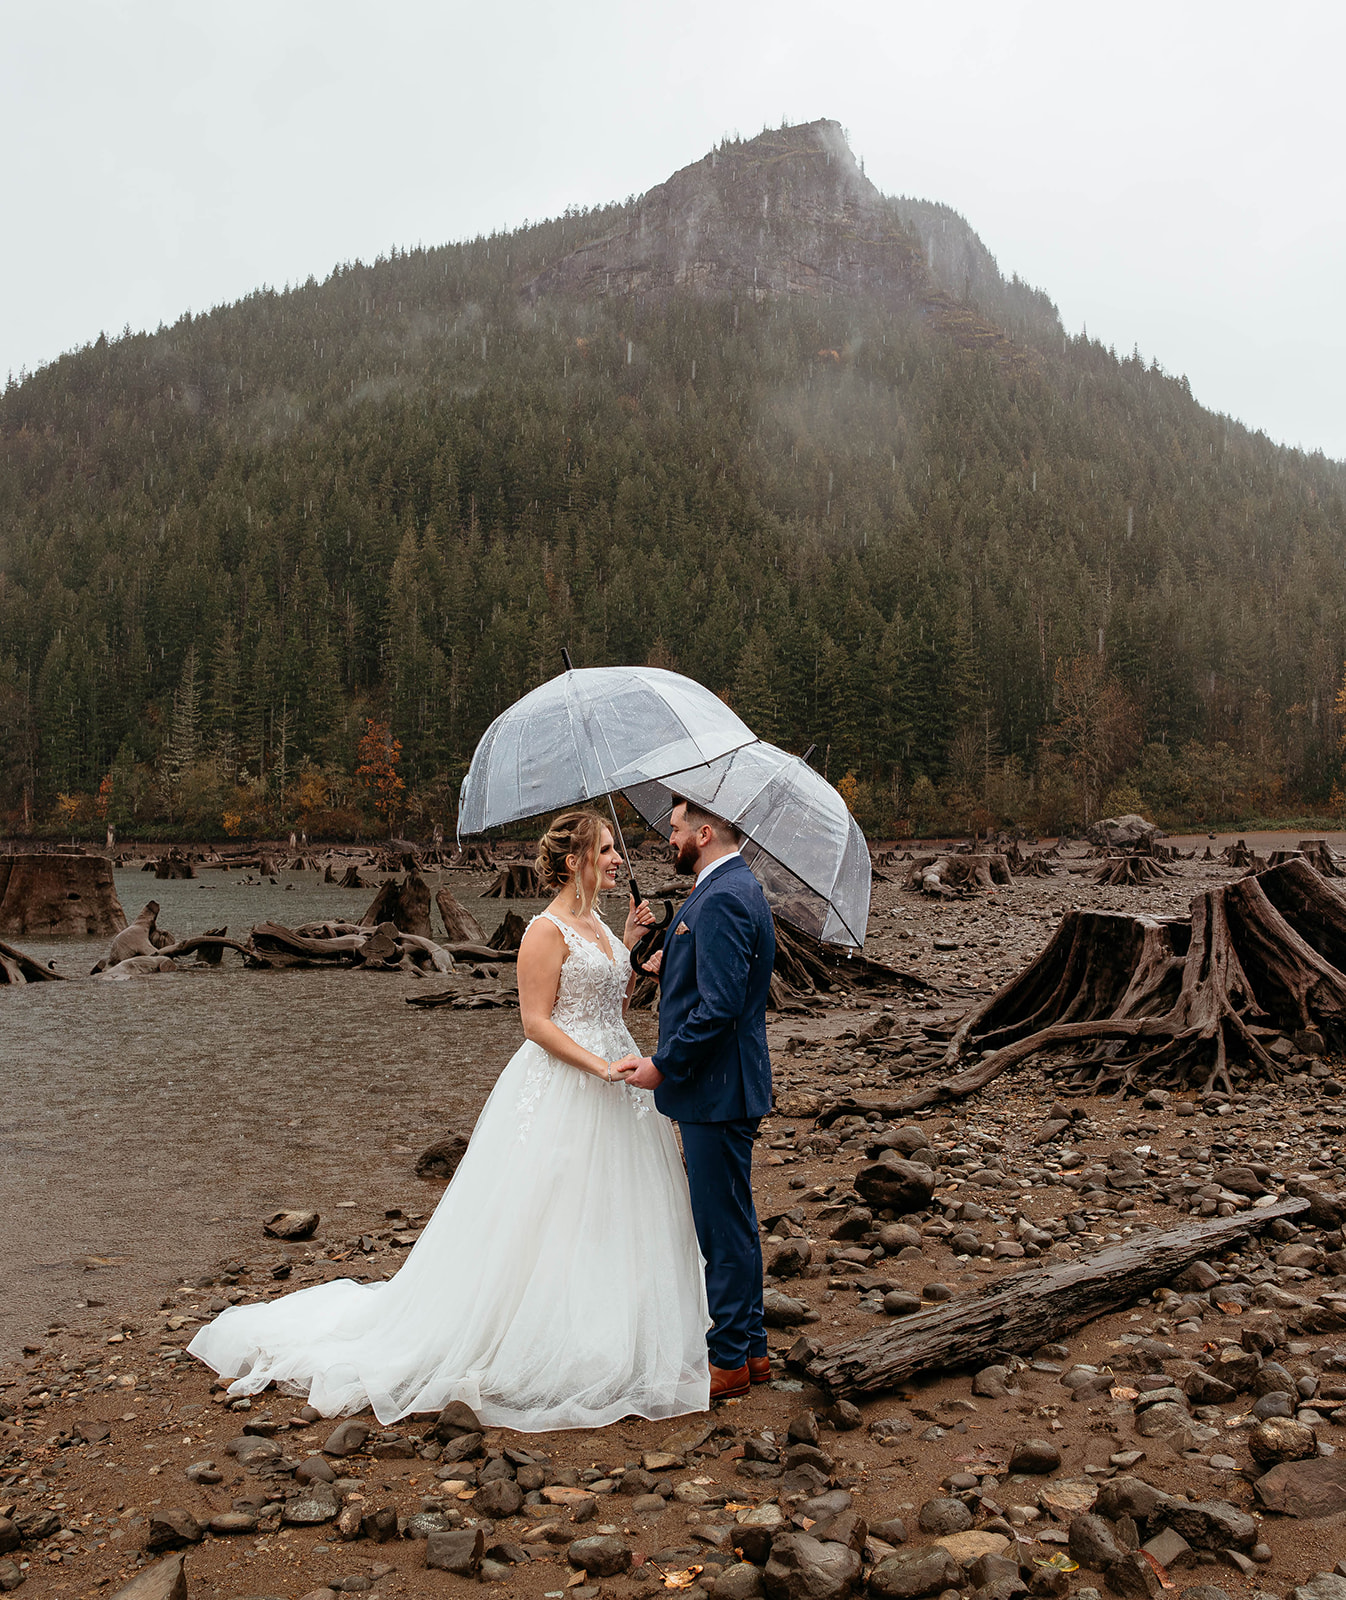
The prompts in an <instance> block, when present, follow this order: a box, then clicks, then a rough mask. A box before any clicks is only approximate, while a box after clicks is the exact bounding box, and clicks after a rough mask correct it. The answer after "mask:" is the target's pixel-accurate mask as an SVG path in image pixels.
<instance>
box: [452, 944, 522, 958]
mask: <svg viewBox="0 0 1346 1600" xmlns="http://www.w3.org/2000/svg"><path fill="white" fill-rule="evenodd" d="M444 949H446V950H447V951H448V952H449V954H450V955H451V956H452V957H453V959H454V960H455V961H495V962H500V961H517V960H518V959H519V952H518V951H517V950H497V949H495V948H494V947H493V946H492V945H489V944H468V943H464V944H446V945H445V946H444Z"/></svg>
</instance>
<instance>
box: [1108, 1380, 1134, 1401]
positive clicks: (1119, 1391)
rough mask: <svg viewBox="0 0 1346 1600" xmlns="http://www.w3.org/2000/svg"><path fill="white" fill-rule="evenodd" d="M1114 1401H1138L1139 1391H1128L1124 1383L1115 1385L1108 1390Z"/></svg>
mask: <svg viewBox="0 0 1346 1600" xmlns="http://www.w3.org/2000/svg"><path fill="white" fill-rule="evenodd" d="M1108 1393H1109V1394H1110V1395H1111V1396H1112V1398H1113V1399H1114V1400H1139V1399H1140V1390H1139V1389H1128V1388H1127V1387H1126V1385H1125V1384H1124V1383H1117V1384H1114V1385H1113V1386H1112V1388H1111V1389H1109V1390H1108Z"/></svg>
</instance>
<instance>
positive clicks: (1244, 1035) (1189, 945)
mask: <svg viewBox="0 0 1346 1600" xmlns="http://www.w3.org/2000/svg"><path fill="white" fill-rule="evenodd" d="M1343 969H1346V896H1343V894H1342V893H1341V892H1340V891H1339V890H1338V889H1336V888H1335V887H1334V886H1333V885H1332V884H1330V883H1328V882H1326V881H1325V880H1324V879H1323V878H1320V877H1319V876H1318V874H1317V873H1316V872H1315V871H1314V870H1313V868H1312V867H1310V866H1309V865H1308V863H1307V862H1306V861H1304V860H1302V859H1296V860H1294V861H1290V862H1287V863H1286V864H1285V865H1284V866H1281V867H1273V868H1271V869H1269V870H1268V871H1266V872H1263V873H1260V874H1258V875H1257V876H1250V877H1246V878H1242V879H1240V880H1239V881H1238V882H1237V883H1233V884H1229V885H1227V886H1225V887H1222V888H1218V889H1209V890H1207V891H1206V892H1205V893H1203V894H1199V895H1197V897H1196V898H1195V899H1194V900H1193V901H1192V907H1191V917H1190V920H1189V921H1183V920H1181V919H1179V918H1156V917H1145V916H1127V915H1123V914H1121V913H1118V912H1103V911H1072V912H1070V913H1069V914H1068V915H1067V916H1065V917H1063V918H1062V920H1061V923H1060V926H1059V927H1058V928H1057V930H1056V933H1055V934H1054V935H1053V937H1052V939H1051V941H1050V942H1049V943H1048V945H1047V947H1046V948H1045V949H1044V950H1043V951H1042V952H1041V954H1040V955H1039V956H1038V957H1037V958H1036V959H1035V960H1034V961H1032V962H1030V964H1029V965H1028V966H1027V967H1026V968H1025V969H1024V970H1023V972H1021V973H1020V974H1019V975H1018V976H1017V977H1015V978H1012V979H1011V980H1010V981H1009V983H1007V984H1005V985H1004V986H1003V987H1002V988H1000V989H998V990H997V991H996V993H995V994H993V995H992V996H991V997H990V998H989V999H988V1000H986V1001H985V1002H984V1004H982V1005H981V1006H979V1007H978V1008H977V1009H976V1010H974V1011H972V1012H969V1013H968V1015H967V1016H966V1017H965V1018H964V1020H963V1021H962V1023H961V1024H960V1025H959V1027H958V1030H957V1031H956V1032H955V1034H954V1036H953V1038H952V1040H951V1041H950V1043H949V1049H948V1051H947V1053H946V1055H945V1060H944V1066H945V1068H946V1069H948V1068H951V1067H954V1066H956V1065H957V1063H958V1061H959V1058H960V1057H961V1056H962V1055H963V1054H964V1053H965V1052H966V1051H967V1050H969V1049H975V1050H981V1051H984V1052H987V1053H986V1054H985V1055H983V1058H982V1060H981V1061H980V1062H978V1063H977V1064H976V1065H975V1066H972V1067H970V1068H968V1069H966V1070H965V1071H963V1072H961V1073H957V1074H956V1075H955V1076H953V1077H950V1078H946V1079H945V1080H944V1081H943V1082H942V1083H938V1084H934V1085H932V1086H931V1087H929V1088H927V1089H923V1090H921V1091H919V1092H917V1093H916V1094H912V1095H908V1096H906V1097H905V1098H904V1099H903V1100H901V1101H899V1102H898V1103H897V1106H896V1107H895V1109H896V1110H899V1111H912V1110H917V1109H919V1108H921V1107H923V1106H928V1105H934V1104H937V1103H939V1102H941V1101H945V1100H956V1099H960V1098H961V1097H962V1096H964V1095H968V1094H972V1093H974V1092H975V1091H976V1090H978V1089H980V1088H983V1087H984V1086H985V1085H986V1084H988V1083H990V1082H991V1081H992V1079H994V1078H996V1077H998V1076H999V1075H1000V1074H1001V1073H1002V1072H1004V1071H1005V1070H1006V1069H1007V1068H1009V1067H1012V1066H1014V1065H1015V1064H1016V1063H1017V1062H1019V1061H1022V1060H1023V1059H1024V1058H1025V1057H1027V1056H1031V1055H1035V1054H1037V1053H1038V1052H1040V1051H1044V1050H1052V1049H1059V1048H1062V1047H1067V1046H1069V1047H1076V1048H1078V1047H1080V1046H1092V1047H1093V1048H1092V1053H1091V1054H1089V1055H1088V1056H1087V1057H1085V1058H1084V1059H1083V1060H1082V1061H1081V1062H1080V1063H1079V1066H1080V1071H1079V1074H1078V1076H1077V1079H1076V1084H1077V1086H1078V1087H1081V1088H1089V1089H1091V1090H1094V1091H1098V1090H1102V1089H1105V1088H1109V1087H1111V1088H1115V1089H1116V1090H1117V1091H1118V1092H1124V1091H1125V1090H1126V1089H1127V1088H1129V1087H1130V1086H1131V1085H1132V1083H1133V1082H1135V1081H1136V1080H1137V1079H1138V1078H1139V1079H1141V1080H1143V1081H1144V1082H1146V1083H1148V1084H1157V1083H1165V1084H1170V1085H1172V1086H1174V1087H1177V1088H1197V1089H1199V1090H1203V1091H1206V1090H1211V1089H1215V1088H1219V1089H1222V1090H1224V1091H1225V1092H1227V1093H1229V1094H1231V1095H1232V1094H1233V1093H1234V1092H1235V1079H1236V1078H1237V1077H1239V1076H1240V1075H1241V1074H1245V1073H1248V1072H1250V1071H1260V1072H1261V1073H1263V1074H1264V1075H1265V1076H1266V1077H1268V1078H1272V1079H1274V1078H1275V1077H1276V1076H1277V1074H1278V1072H1279V1068H1278V1065H1277V1063H1276V1062H1275V1061H1274V1060H1273V1058H1272V1057H1271V1055H1270V1054H1269V1053H1268V1051H1267V1048H1266V1045H1265V1044H1264V1042H1263V1041H1264V1040H1269V1038H1270V1037H1271V1035H1273V1034H1274V1033H1276V1032H1278V1031H1284V1032H1289V1033H1293V1032H1295V1031H1297V1030H1300V1029H1310V1028H1312V1029H1316V1030H1317V1031H1318V1032H1319V1033H1321V1034H1322V1035H1323V1037H1324V1038H1325V1039H1327V1040H1328V1041H1329V1042H1330V1043H1332V1044H1333V1045H1334V1046H1338V1047H1339V1046H1341V1045H1343V1044H1346V970H1343Z"/></svg>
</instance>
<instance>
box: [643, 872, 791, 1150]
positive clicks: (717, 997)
mask: <svg viewBox="0 0 1346 1600" xmlns="http://www.w3.org/2000/svg"><path fill="white" fill-rule="evenodd" d="M683 929H686V932H683V931H682V930H683ZM775 957H776V932H775V928H774V926H773V924H772V921H771V910H770V908H769V907H768V905H767V903H766V896H765V895H764V894H763V893H762V886H761V884H760V883H758V881H757V879H756V878H755V877H754V876H753V874H752V872H751V871H750V869H749V867H748V864H747V862H746V861H744V860H743V859H742V857H741V856H735V857H731V858H730V859H729V860H727V861H726V862H725V863H724V864H723V865H722V866H719V867H716V869H715V871H714V872H713V873H711V875H710V876H709V877H708V878H707V879H705V881H704V882H703V883H702V884H700V885H699V886H698V887H697V888H696V889H694V890H693V891H692V893H691V894H690V895H689V896H688V897H687V899H686V901H685V902H684V904H683V907H682V910H681V912H680V913H679V915H678V917H677V920H676V921H675V922H674V924H673V928H672V929H671V930H670V932H669V933H668V934H667V936H666V937H665V939H664V963H663V967H662V968H661V969H660V973H659V986H660V995H659V1048H658V1049H657V1050H656V1051H655V1053H654V1064H655V1066H656V1067H658V1069H659V1071H660V1072H662V1073H663V1075H664V1081H663V1083H662V1084H660V1086H659V1087H658V1088H657V1089H656V1090H655V1091H654V1100H655V1104H656V1105H657V1106H658V1108H659V1110H660V1111H662V1112H663V1113H664V1115H665V1116H667V1117H674V1118H676V1119H677V1120H678V1121H679V1122H732V1121H734V1120H735V1119H737V1118H740V1117H764V1116H765V1115H766V1114H767V1112H768V1111H770V1110H771V1059H770V1057H769V1055H768V1054H767V1047H766V1002H767V991H768V989H769V988H770V986H771V970H772V966H773V963H774V961H775Z"/></svg>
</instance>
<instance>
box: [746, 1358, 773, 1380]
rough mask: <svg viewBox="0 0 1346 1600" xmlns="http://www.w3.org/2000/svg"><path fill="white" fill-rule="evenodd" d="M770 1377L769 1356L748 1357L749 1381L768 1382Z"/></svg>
mask: <svg viewBox="0 0 1346 1600" xmlns="http://www.w3.org/2000/svg"><path fill="white" fill-rule="evenodd" d="M770 1379H771V1357H770V1356H749V1357H748V1380H749V1382H751V1383H768V1382H769V1381H770Z"/></svg>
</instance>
